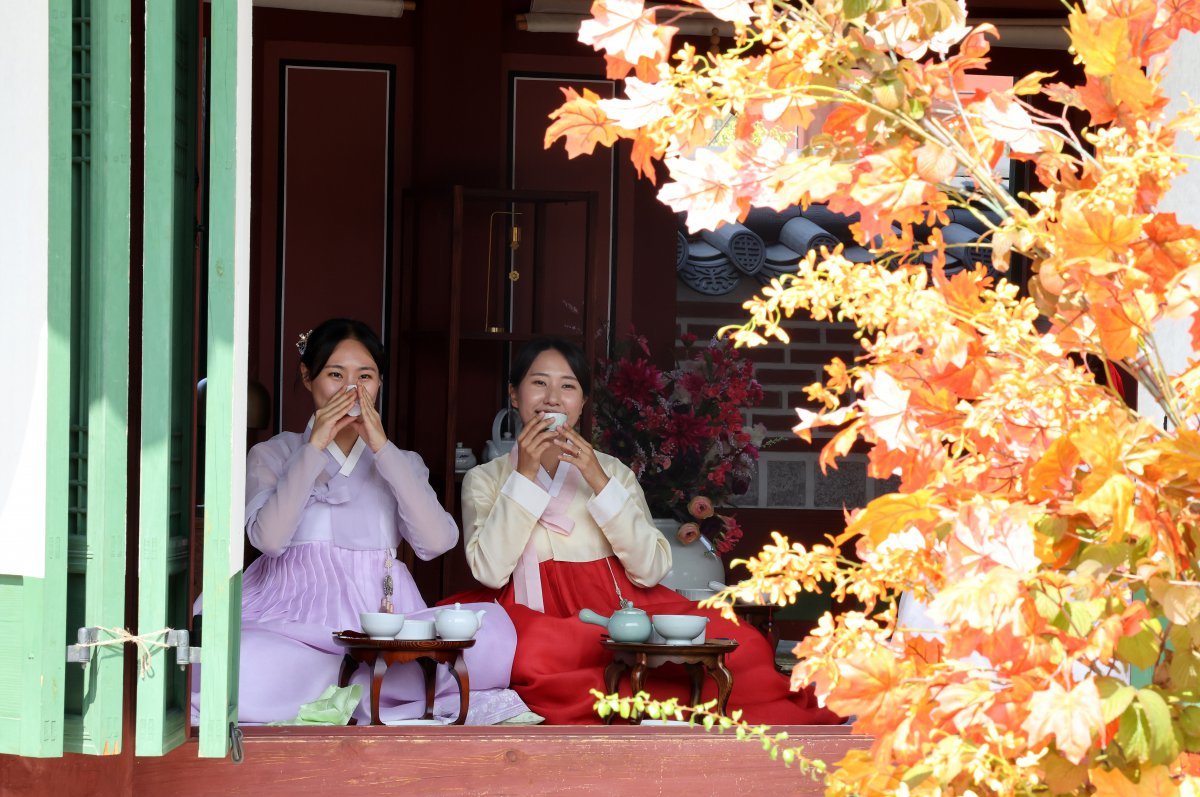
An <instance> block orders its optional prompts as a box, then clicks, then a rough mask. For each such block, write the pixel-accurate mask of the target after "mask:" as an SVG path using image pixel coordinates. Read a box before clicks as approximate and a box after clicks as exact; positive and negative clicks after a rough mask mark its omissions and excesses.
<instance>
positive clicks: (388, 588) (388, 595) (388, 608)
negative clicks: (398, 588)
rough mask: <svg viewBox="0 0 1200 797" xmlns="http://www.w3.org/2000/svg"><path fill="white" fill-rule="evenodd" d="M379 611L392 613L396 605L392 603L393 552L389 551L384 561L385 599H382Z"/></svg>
mask: <svg viewBox="0 0 1200 797" xmlns="http://www.w3.org/2000/svg"><path fill="white" fill-rule="evenodd" d="M379 611H381V612H387V613H389V614H390V613H392V612H393V611H395V605H394V604H393V603H392V552H391V551H390V550H389V551H388V552H387V558H386V559H385V560H384V562H383V600H382V601H380V604H379Z"/></svg>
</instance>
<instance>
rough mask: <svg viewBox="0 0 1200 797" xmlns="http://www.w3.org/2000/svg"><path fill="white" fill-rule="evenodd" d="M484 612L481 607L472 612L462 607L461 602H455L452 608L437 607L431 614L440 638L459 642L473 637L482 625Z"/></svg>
mask: <svg viewBox="0 0 1200 797" xmlns="http://www.w3.org/2000/svg"><path fill="white" fill-rule="evenodd" d="M484 614H485V612H484V611H483V609H480V610H479V611H476V612H473V611H471V610H470V609H464V608H463V607H462V604H461V603H456V604H454V608H453V609H451V608H445V609H439V610H438V611H437V612H436V613H435V614H434V615H433V624H434V627H435V628H436V629H437V634H438V636H440V637H441V638H442V639H445V640H449V641H451V642H461V641H463V640H466V639H474V637H475V632H476V631H478V630H479V626H481V625H483V616H484Z"/></svg>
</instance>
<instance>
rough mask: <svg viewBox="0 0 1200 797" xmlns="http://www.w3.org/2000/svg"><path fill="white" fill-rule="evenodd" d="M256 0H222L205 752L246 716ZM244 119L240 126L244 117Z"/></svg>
mask: <svg viewBox="0 0 1200 797" xmlns="http://www.w3.org/2000/svg"><path fill="white" fill-rule="evenodd" d="M250 15H251V4H250V0H213V3H212V27H211V31H212V44H211V74H210V85H211V86H212V90H211V99H210V103H209V108H210V109H211V111H210V117H209V118H210V122H209V175H210V176H209V192H208V196H209V214H208V219H209V224H208V228H209V238H208V246H209V251H208V274H207V281H208V317H207V322H208V323H207V337H206V339H205V354H206V363H205V365H206V369H205V375H206V377H207V379H208V382H207V385H206V388H205V441H204V636H203V638H202V640H201V648H202V649H203V655H204V661H203V664H202V666H201V668H200V679H201V680H200V755H201V756H217V757H220V756H224V755H225V753H226V751H227V750H228V747H229V729H230V725H231V724H233V723H236V722H237V694H238V689H237V687H238V683H237V675H238V654H239V648H240V644H239V643H240V638H241V608H242V550H243V549H242V544H243V543H242V540H243V536H242V535H243V531H242V529H243V526H244V507H245V496H244V488H245V472H246V368H247V362H246V344H247V323H248V315H249V275H248V270H249V258H250V231H249V225H250V208H249V200H250V185H249V179H250V171H249V158H250V151H249V150H250V137H249V121H250V118H249V115H250ZM239 123H240V124H239Z"/></svg>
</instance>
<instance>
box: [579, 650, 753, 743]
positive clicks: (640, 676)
mask: <svg viewBox="0 0 1200 797" xmlns="http://www.w3.org/2000/svg"><path fill="white" fill-rule="evenodd" d="M600 644H602V645H603V646H604V648H605V650H610V651H612V654H613V660H612V662H611V663H610V664H609V665H608V666H607V667H605V668H604V688H605V689H606V690H608V694H610V695H611V694H613V693H614V692H616V691H617V686H618V684H619V683H620V680H621V673H622V672H624V671H625V670H626V669H628V670H630V673H629V686H630V689H631V690H632V693H633V694H635V695H636V694H637V693H638V692H640V691H642V686H643V684H644V683H645V681H646V671H647V670H651V669H654V668H655V667H658V666H660V665H662V664H666V663H667V662H671V663H674V664H682V665H684V666H685V667H687V671H688V675H690V676H691V679H692V705H695V704H697V703H699V702H700V687H701V686H702V685H703V683H704V675H705V673H708V674H709V675H711V676H712V679H713V680H714V681H716V682H717V711H718V712H720V713H721V714H724V713H725V707H726V705H727V704H728V703H729V694H730V693H731V692H732V691H733V673H731V672H730V671H729V669H728V668H727V667H726V666H725V654H727V653H731V652H733V651H734V650H736V649H737V646H738V643H737V641H736V640H733V639H710V640H708V641H706V642H705V643H704V644H702V645H662V644H655V643H652V642H641V643H638V642H614V641H613V640H611V639H609V638H608V637H605V638H603V639H602V640H600ZM612 719H613V715H612V714H609V715H608V716H607V717H605V718H604V724H605V725H608V724H609V723H611V722H612ZM630 721H631V722H633V723H634V724H640V723H641V721H642V720H641V717H640V716H638V715H636V714H635V715H632V716H631V717H630Z"/></svg>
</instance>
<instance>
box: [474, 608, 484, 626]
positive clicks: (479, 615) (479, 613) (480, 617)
mask: <svg viewBox="0 0 1200 797" xmlns="http://www.w3.org/2000/svg"><path fill="white" fill-rule="evenodd" d="M486 615H487V612H485V611H484V610H483V609H480V610H479V611H477V612H475V619H476V620H478V621H479V624H480V625H483V618H484V617H485V616H486Z"/></svg>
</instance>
